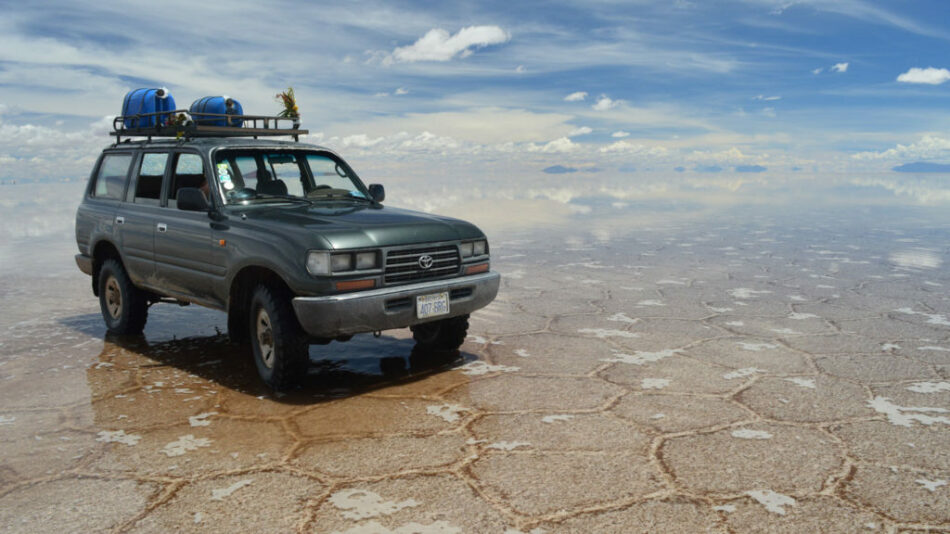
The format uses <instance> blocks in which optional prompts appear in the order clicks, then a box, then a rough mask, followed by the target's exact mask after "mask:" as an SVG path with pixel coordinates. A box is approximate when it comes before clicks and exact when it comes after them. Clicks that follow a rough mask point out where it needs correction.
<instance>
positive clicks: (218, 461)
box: [0, 206, 950, 534]
mask: <svg viewBox="0 0 950 534" xmlns="http://www.w3.org/2000/svg"><path fill="white" fill-rule="evenodd" d="M687 211H688V210H687ZM685 215H688V213H679V212H677V213H672V214H671V213H668V212H667V213H663V214H659V215H658V214H653V216H652V217H650V218H637V217H639V214H632V213H631V214H623V213H620V214H610V216H609V217H608V216H607V214H604V213H601V212H598V211H597V210H596V209H595V210H594V211H593V213H586V214H584V215H583V217H580V216H579V217H578V218H577V219H576V220H574V221H573V223H572V224H570V225H561V226H557V227H553V226H551V227H544V226H543V225H542V226H541V227H536V228H534V229H516V228H513V227H511V226H510V225H509V226H507V227H506V226H505V225H503V224H500V223H499V224H498V226H497V227H494V228H492V224H493V222H492V221H486V222H487V224H485V226H486V227H489V228H492V230H490V232H489V235H490V237H491V239H492V241H491V242H492V254H493V259H494V260H493V265H492V267H493V269H496V270H498V271H500V272H501V273H502V275H503V288H502V290H501V292H500V293H499V298H498V300H497V301H496V302H495V303H493V304H492V305H491V306H489V307H488V308H486V309H485V310H483V311H480V312H478V313H476V314H475V315H474V316H473V318H472V321H471V324H472V327H471V330H470V337H469V338H468V340H467V342H466V343H465V345H464V346H463V347H462V351H461V353H460V354H459V357H458V358H454V357H453V358H437V357H434V356H432V355H426V354H419V353H416V352H414V351H413V350H412V343H411V339H410V338H409V336H408V331H394V332H386V333H384V335H383V337H382V338H380V339H374V338H373V337H372V336H357V337H356V338H354V340H353V341H352V342H350V343H347V344H339V343H333V344H331V345H328V346H322V347H318V346H314V347H312V348H311V359H312V364H313V365H312V368H311V376H310V380H308V382H307V384H306V386H305V387H303V388H302V389H301V390H299V391H297V392H294V393H292V394H289V395H286V396H281V397H275V396H272V395H270V394H269V393H268V392H267V391H266V390H264V389H263V388H262V387H261V386H260V385H259V384H258V382H257V379H256V374H255V373H254V370H253V368H252V366H251V365H250V363H249V362H250V358H249V357H248V356H247V355H246V354H244V353H243V352H242V350H241V349H240V348H238V347H236V346H234V345H231V344H230V343H229V342H228V339H227V336H226V333H225V330H226V327H225V324H226V321H225V318H224V316H223V314H218V313H217V312H211V311H208V310H203V309H200V308H196V307H194V306H192V307H188V308H178V307H175V306H169V305H164V306H156V307H154V308H152V310H151V313H150V316H149V322H148V325H147V327H146V330H145V335H144V337H139V338H133V339H116V338H111V337H108V336H106V335H105V334H104V327H103V324H102V320H101V318H100V316H99V312H98V303H97V301H96V300H95V299H94V297H93V296H92V294H91V291H90V290H89V281H88V278H86V277H84V276H83V275H81V274H80V273H79V272H78V271H77V270H75V268H74V266H73V265H72V264H71V261H72V258H71V255H72V254H73V252H72V248H71V247H72V246H73V245H72V244H70V242H69V239H70V236H69V235H68V234H67V235H60V234H59V233H57V234H55V235H46V236H39V237H31V236H24V235H19V236H8V237H7V238H6V242H5V243H2V245H3V251H4V258H3V261H2V271H3V277H2V279H0V292H2V293H3V295H4V299H3V312H4V313H3V314H2V315H3V316H2V318H0V384H2V388H0V441H2V450H3V455H2V457H0V524H3V525H5V530H6V531H8V532H36V531H47V532H49V531H56V530H60V531H67V532H69V531H117V532H168V531H197V530H200V531H203V532H237V531H242V532H319V533H331V532H339V533H353V534H355V533H454V532H479V533H481V532H498V533H507V534H515V533H517V532H522V533H529V532H531V533H540V532H549V533H550V532H722V533H725V532H790V533H792V532H923V531H935V530H941V529H948V528H950V294H948V288H950V270H948V262H950V224H948V222H947V220H946V218H943V217H935V216H934V215H933V212H932V211H927V210H922V209H916V208H901V209H897V210H884V209H883V208H880V209H878V208H876V207H873V206H872V207H870V208H868V207H862V208H855V207H849V208H843V209H841V210H824V209H821V208H816V207H812V208H808V209H781V210H776V209H772V208H743V209H731V210H724V211H721V212H717V213H708V212H704V213H703V214H702V215H700V216H697V217H687V216H685ZM625 221H626V223H625ZM633 221H636V222H633ZM495 222H497V221H495Z"/></svg>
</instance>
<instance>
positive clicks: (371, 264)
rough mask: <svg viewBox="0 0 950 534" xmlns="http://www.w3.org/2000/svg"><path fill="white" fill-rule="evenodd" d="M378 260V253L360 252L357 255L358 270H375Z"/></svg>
mask: <svg viewBox="0 0 950 534" xmlns="http://www.w3.org/2000/svg"><path fill="white" fill-rule="evenodd" d="M376 258H377V254H376V252H358V253H357V254H356V268H357V270H363V269H375V268H376Z"/></svg>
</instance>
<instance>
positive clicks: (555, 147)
mask: <svg viewBox="0 0 950 534" xmlns="http://www.w3.org/2000/svg"><path fill="white" fill-rule="evenodd" d="M575 148H577V145H576V144H574V142H573V141H571V140H570V139H568V138H567V137H561V138H559V139H555V140H554V141H551V142H550V143H548V144H546V145H544V146H542V147H540V148H537V147H529V148H528V150H529V151H540V152H545V153H553V154H560V153H564V152H571V151H572V150H574V149H575Z"/></svg>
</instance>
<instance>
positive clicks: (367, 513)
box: [329, 489, 420, 519]
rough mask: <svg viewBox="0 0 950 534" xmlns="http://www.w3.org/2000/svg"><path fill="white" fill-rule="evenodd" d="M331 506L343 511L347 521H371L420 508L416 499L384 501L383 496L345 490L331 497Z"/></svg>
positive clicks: (370, 492) (368, 492) (365, 491)
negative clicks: (405, 510) (382, 516)
mask: <svg viewBox="0 0 950 534" xmlns="http://www.w3.org/2000/svg"><path fill="white" fill-rule="evenodd" d="M329 501H330V504H332V505H333V506H335V507H336V508H337V509H338V510H342V514H343V517H345V518H347V519H369V518H371V517H379V516H381V515H390V514H394V513H396V512H398V511H400V510H402V509H404V508H412V507H414V506H419V504H420V503H419V502H418V501H416V500H415V499H406V500H405V501H401V502H395V501H384V500H383V498H382V496H380V495H379V494H378V493H373V492H372V491H367V490H361V489H345V490H340V491H338V492H336V493H334V494H333V495H330V499H329Z"/></svg>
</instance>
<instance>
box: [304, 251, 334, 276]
mask: <svg viewBox="0 0 950 534" xmlns="http://www.w3.org/2000/svg"><path fill="white" fill-rule="evenodd" d="M307 272H309V273H310V274H315V275H328V274H330V253H329V252H320V251H316V250H311V251H310V253H309V254H307Z"/></svg>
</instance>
